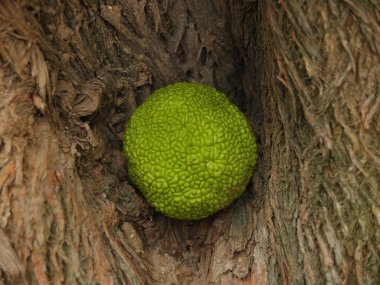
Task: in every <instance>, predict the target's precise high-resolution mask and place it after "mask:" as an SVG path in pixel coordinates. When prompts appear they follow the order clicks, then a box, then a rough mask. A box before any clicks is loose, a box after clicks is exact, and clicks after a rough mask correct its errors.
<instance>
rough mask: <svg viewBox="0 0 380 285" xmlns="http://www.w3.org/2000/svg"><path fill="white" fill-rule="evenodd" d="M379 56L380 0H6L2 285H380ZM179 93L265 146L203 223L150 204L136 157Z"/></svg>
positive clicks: (1, 6)
mask: <svg viewBox="0 0 380 285" xmlns="http://www.w3.org/2000/svg"><path fill="white" fill-rule="evenodd" d="M379 54H380V4H377V2H376V1H351V0H345V1H333V0H331V1H324V2H321V1H307V3H306V2H305V3H303V2H302V3H300V2H299V1H294V0H288V1H271V0H265V1H254V0H237V1H232V0H224V1H219V0H209V1H194V0H171V1H170V0H161V1H157V0H144V1H133V0H125V1H104V0H102V1H101V0H98V1H87V0H84V1H78V0H68V1H47V0H45V1H43V0H35V1H9V0H3V1H0V284H61V283H64V284H97V283H99V284H376V283H379V282H380V277H379V276H380V246H379V245H380V230H379V229H380V195H379V191H378V188H379V183H380V175H379V174H380V173H379V169H380V151H379V150H380V110H379V109H380V89H379V80H378V78H380V68H379V66H380V57H379ZM177 81H198V82H202V83H205V84H208V85H211V86H215V87H216V88H217V89H219V90H221V91H223V92H224V93H225V94H227V95H228V97H229V98H230V100H231V101H232V102H234V103H235V104H237V105H238V106H239V108H240V109H241V110H242V111H243V112H244V113H245V114H246V115H247V117H248V118H249V120H250V122H251V124H252V127H253V129H254V132H255V133H256V136H257V139H258V146H259V158H258V163H257V166H256V168H255V171H254V175H253V178H252V183H251V184H250V185H249V187H248V188H249V189H248V190H247V191H246V193H245V194H244V195H243V196H242V197H241V198H240V199H238V200H237V201H236V202H235V203H234V204H233V205H232V206H231V207H229V208H227V209H225V210H223V211H221V212H219V213H217V214H215V215H214V216H212V217H210V218H207V219H204V220H201V221H192V222H189V221H177V220H172V219H169V218H166V217H164V216H162V215H160V214H158V213H156V212H155V211H154V210H153V209H152V208H151V207H149V206H148V205H147V204H146V202H145V201H144V199H143V198H142V197H141V195H140V194H139V192H138V190H137V189H134V188H133V187H132V186H131V185H130V184H129V180H128V175H127V169H126V165H125V161H124V156H123V153H122V136H123V130H124V125H125V122H126V121H127V120H128V118H129V116H130V115H131V113H132V112H133V110H134V109H135V108H136V107H137V106H138V105H139V104H141V102H142V101H143V100H144V99H145V98H146V97H147V96H149V94H150V93H151V92H152V91H154V90H155V89H157V88H159V87H162V86H164V85H166V84H168V83H174V82H177Z"/></svg>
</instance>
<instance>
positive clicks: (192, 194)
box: [124, 82, 257, 219]
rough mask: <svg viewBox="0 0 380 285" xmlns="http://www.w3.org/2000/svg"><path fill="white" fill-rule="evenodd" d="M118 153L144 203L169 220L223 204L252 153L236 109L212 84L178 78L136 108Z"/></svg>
mask: <svg viewBox="0 0 380 285" xmlns="http://www.w3.org/2000/svg"><path fill="white" fill-rule="evenodd" d="M124 152H125V155H126V158H127V164H128V173H129V176H130V178H131V179H132V181H133V182H134V184H135V185H136V186H137V187H138V188H139V189H140V190H141V192H142V193H143V194H144V196H145V197H146V198H147V200H148V202H149V203H150V204H151V205H152V206H153V207H154V208H155V209H156V210H157V211H159V212H161V213H163V214H165V215H167V216H169V217H172V218H177V219H201V218H204V217H207V216H209V215H211V214H213V213H215V212H216V211H218V210H220V209H222V208H224V207H226V206H228V205H229V204H231V203H232V202H233V201H234V200H235V199H236V198H238V197H239V196H240V195H241V194H242V193H243V192H244V190H245V187H246V185H247V184H248V182H249V180H250V177H251V174H252V168H253V166H254V164H255V162H256V156H257V154H256V143H255V137H254V135H253V133H252V130H251V128H250V126H249V123H248V121H247V119H246V118H245V116H244V115H243V113H242V112H240V111H239V109H238V108H237V107H236V106H235V105H233V104H232V103H230V102H229V100H228V99H227V98H226V97H225V96H224V95H223V94H222V93H220V92H218V91H216V90H215V89H214V88H211V87H207V86H204V85H201V84H198V83H184V82H182V83H176V84H173V85H169V86H167V87H165V88H161V89H159V90H157V91H155V92H154V93H153V94H152V95H150V96H149V98H148V99H147V100H146V101H145V102H144V103H143V104H142V105H141V106H140V107H138V108H137V110H136V111H135V112H134V113H133V115H132V117H131V119H130V120H129V122H128V124H127V127H126V131H125V135H124Z"/></svg>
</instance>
